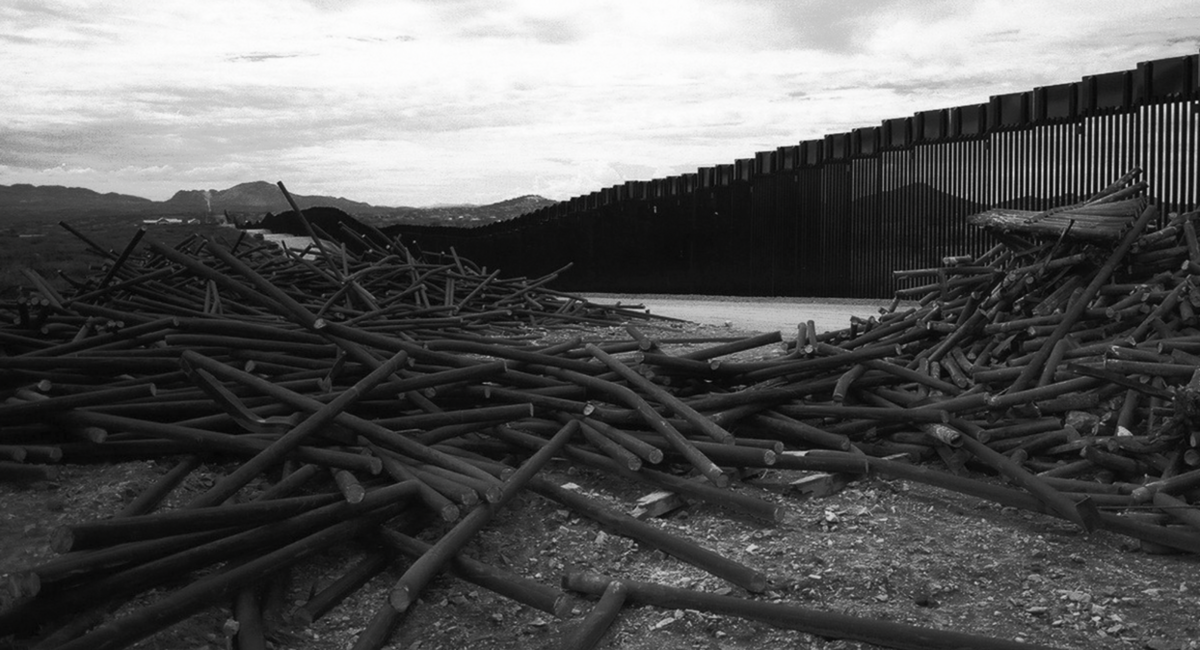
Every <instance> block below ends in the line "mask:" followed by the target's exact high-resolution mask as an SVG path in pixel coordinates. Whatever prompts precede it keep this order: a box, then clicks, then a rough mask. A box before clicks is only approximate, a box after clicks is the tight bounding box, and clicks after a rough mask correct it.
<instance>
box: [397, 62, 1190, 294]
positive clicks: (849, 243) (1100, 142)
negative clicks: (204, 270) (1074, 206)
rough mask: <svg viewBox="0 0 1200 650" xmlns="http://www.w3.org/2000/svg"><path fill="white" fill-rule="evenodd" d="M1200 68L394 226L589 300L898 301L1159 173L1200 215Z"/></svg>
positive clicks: (423, 241) (1167, 70)
mask: <svg viewBox="0 0 1200 650" xmlns="http://www.w3.org/2000/svg"><path fill="white" fill-rule="evenodd" d="M1198 134H1200V55H1195V54H1194V55H1189V56H1183V57H1176V58H1169V59H1160V60H1155V61H1149V62H1144V63H1140V64H1138V65H1137V67H1136V68H1135V69H1133V70H1124V71H1119V72H1110V73H1107V74H1098V75H1092V76H1087V77H1084V78H1083V79H1081V80H1080V81H1076V82H1071V83H1063V84H1058V85H1052V86H1042V87H1038V88H1034V89H1033V90H1029V91H1025V92H1019V93H1011V94H1005V95H997V96H993V97H991V98H990V100H989V101H988V102H986V103H982V104H972V105H967V106H958V107H954V108H945V109H938V110H931V111H923V112H920V113H916V114H915V115H912V116H911V117H901V118H895V119H889V120H884V121H883V122H882V123H881V124H880V125H878V126H871V127H865V128H859V129H854V130H853V131H850V132H847V133H835V134H831V135H827V136H825V137H824V138H821V139H815V140H806V141H803V142H800V143H798V144H794V145H788V146H783V147H779V148H777V149H775V150H774V151H760V152H758V153H756V154H755V155H754V156H753V157H751V158H744V159H739V160H735V161H734V162H732V163H729V164H721V165H715V166H712V167H701V168H699V169H697V170H696V172H695V173H690V174H682V175H679V176H670V177H667V178H658V179H654V180H650V181H630V182H627V183H624V184H621V185H616V186H613V187H607V188H604V189H601V190H598V191H595V192H592V193H590V194H586V195H582V196H576V197H574V198H572V199H570V200H567V201H563V202H561V203H559V204H556V205H553V206H549V207H546V208H543V209H540V210H537V211H535V212H531V213H528V214H525V215H522V216H520V217H518V218H515V219H511V220H508V221H504V222H500V223H494V224H490V225H486V226H480V227H475V228H457V227H429V226H392V227H390V228H388V229H387V230H388V231H389V232H390V233H391V234H398V235H400V236H401V237H402V238H403V239H404V240H405V241H415V243H416V244H417V245H418V247H420V248H421V249H423V250H426V251H448V250H449V249H450V248H451V247H453V248H454V249H455V250H456V251H457V252H458V253H460V254H463V255H465V256H467V257H469V258H470V259H473V260H475V261H476V262H479V263H481V264H484V265H487V266H489V267H492V268H502V269H503V270H504V272H505V275H529V276H540V275H543V274H546V273H549V272H551V271H553V270H555V269H558V268H561V267H562V266H564V265H567V264H568V263H570V264H571V268H570V269H568V270H567V271H565V272H563V273H562V274H560V276H559V278H558V280H557V282H556V286H557V287H558V288H560V289H567V290H572V291H605V292H638V293H692V294H712V295H758V296H772V295H778V296H810V297H866V298H876V297H887V296H890V295H891V294H892V292H893V291H895V290H896V289H897V288H899V287H900V284H899V283H900V282H901V281H899V280H896V279H895V278H894V277H893V274H892V271H893V270H896V269H907V268H924V267H930V266H937V265H938V264H939V263H940V260H941V259H942V258H943V257H945V256H948V255H964V254H978V253H980V252H982V251H983V250H984V249H985V248H987V246H989V245H990V242H989V241H988V237H987V235H986V234H985V233H984V232H983V231H981V230H979V229H976V228H974V227H972V226H969V225H967V223H966V217H967V216H969V215H971V214H975V213H978V212H982V211H984V210H986V209H988V208H992V207H1004V208H1016V209H1023V210H1044V209H1047V208H1050V207H1054V206H1056V205H1061V204H1065V203H1070V202H1073V201H1076V200H1080V199H1082V198H1084V197H1086V196H1088V195H1090V194H1092V193H1094V192H1097V191H1099V190H1100V189H1101V188H1103V187H1104V186H1105V185H1107V184H1109V183H1110V182H1112V181H1114V180H1116V179H1117V178H1119V177H1120V176H1121V175H1122V174H1124V173H1125V172H1127V171H1129V170H1131V169H1134V168H1139V169H1141V170H1143V173H1142V175H1141V177H1140V178H1141V180H1145V181H1146V182H1147V183H1148V184H1149V189H1148V190H1147V193H1148V194H1149V196H1150V197H1151V198H1152V199H1154V200H1155V201H1157V202H1158V203H1159V205H1160V208H1161V212H1162V213H1163V214H1164V215H1165V214H1169V213H1171V212H1179V211H1189V210H1194V209H1197V207H1198V205H1200V199H1198V190H1197V181H1198V176H1200V169H1198V161H1197V159H1198V158H1200V139H1198Z"/></svg>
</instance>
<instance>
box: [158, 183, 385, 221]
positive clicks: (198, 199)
mask: <svg viewBox="0 0 1200 650" xmlns="http://www.w3.org/2000/svg"><path fill="white" fill-rule="evenodd" d="M292 198H293V199H295V200H296V203H297V204H298V205H299V206H300V208H301V209H304V208H311V207H315V206H322V207H329V208H337V209H339V210H342V211H343V212H348V213H350V214H355V215H369V214H381V213H383V212H386V211H388V210H391V209H393V208H383V207H376V206H373V205H371V204H370V203H363V202H361V201H352V200H350V199H346V198H342V197H340V196H319V195H314V196H305V195H302V194H292ZM161 205H162V206H163V207H164V208H165V209H168V210H171V211H178V212H192V213H194V212H200V213H207V212H212V213H213V214H221V213H222V212H230V213H250V214H262V213H264V212H282V211H285V210H291V206H289V205H288V202H287V199H285V198H284V197H283V193H282V192H280V191H279V187H278V186H276V185H275V184H274V183H268V182H266V181H254V182H252V183H240V184H238V185H234V186H233V187H231V188H229V189H225V190H179V191H178V192H176V193H175V195H174V196H172V197H171V198H169V199H167V200H166V201H163V202H162V204H161Z"/></svg>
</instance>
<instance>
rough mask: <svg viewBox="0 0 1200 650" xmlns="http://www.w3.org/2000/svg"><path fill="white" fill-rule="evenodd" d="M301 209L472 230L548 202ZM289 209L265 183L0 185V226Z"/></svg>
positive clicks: (349, 204)
mask: <svg viewBox="0 0 1200 650" xmlns="http://www.w3.org/2000/svg"><path fill="white" fill-rule="evenodd" d="M292 198H294V199H295V200H296V203H297V204H298V205H299V206H300V207H301V208H309V207H314V206H324V207H333V208H338V209H339V210H342V211H344V212H347V213H349V214H351V215H353V216H355V217H358V218H361V219H364V220H367V221H370V222H372V223H374V224H375V225H389V224H392V223H399V222H407V223H430V224H431V223H440V224H443V225H478V224H480V223H487V222H491V221H503V220H506V219H510V218H512V217H516V216H519V215H521V214H524V213H526V212H531V211H533V210H536V209H538V208H541V207H543V206H546V205H553V204H554V203H556V201H552V200H550V199H547V198H545V197H541V196H537V195H525V196H520V197H517V198H514V199H508V200H505V201H500V202H497V203H491V204H488V205H449V206H448V205H439V206H433V207H403V206H402V207H387V206H375V205H371V204H370V203H364V202H362V201H354V200H351V199H347V198H343V197H334V196H320V195H312V196H306V195H300V194H293V195H292ZM288 210H291V206H289V205H288V202H287V200H286V199H285V198H284V196H283V193H282V192H280V190H279V187H277V186H276V185H275V184H273V183H268V182H266V181H254V182H251V183H240V184H238V185H234V186H233V187H230V188H228V189H224V190H180V191H178V192H176V193H175V195H174V196H172V197H171V198H169V199H167V200H166V201H152V200H150V199H145V198H142V197H139V196H131V195H128V194H117V193H115V192H108V193H104V194H102V193H100V192H96V191H93V190H89V189H84V188H81V187H63V186H61V185H27V184H15V185H0V223H3V222H5V221H8V220H11V219H16V218H28V217H45V218H70V217H72V216H102V215H108V214H111V215H134V216H147V217H150V216H153V217H162V216H185V217H203V216H207V215H222V214H224V213H228V214H230V215H231V216H234V217H236V218H250V219H257V218H259V217H261V216H262V215H264V214H265V213H278V212H285V211H288Z"/></svg>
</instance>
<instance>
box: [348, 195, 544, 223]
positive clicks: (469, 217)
mask: <svg viewBox="0 0 1200 650" xmlns="http://www.w3.org/2000/svg"><path fill="white" fill-rule="evenodd" d="M555 203H558V201H552V200H550V199H548V198H546V197H544V196H538V195H536V194H526V195H525V196H518V197H517V198H515V199H507V200H505V201H500V202H498V203H490V204H488V205H443V206H433V207H427V208H390V209H388V210H387V211H385V212H384V213H383V214H379V215H356V216H363V217H364V220H365V221H367V222H369V223H370V224H371V225H373V226H376V227H379V228H382V227H385V226H394V225H397V224H405V225H421V226H467V227H469V226H482V225H484V224H488V223H493V222H496V221H507V220H508V219H512V218H514V217H519V216H521V215H523V214H526V213H529V212H533V211H534V210H538V209H540V208H544V207H546V206H548V205H554V204H555Z"/></svg>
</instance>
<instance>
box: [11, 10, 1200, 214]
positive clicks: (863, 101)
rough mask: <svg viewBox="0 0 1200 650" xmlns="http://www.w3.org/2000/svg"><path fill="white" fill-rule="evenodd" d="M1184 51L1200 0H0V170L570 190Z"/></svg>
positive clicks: (425, 197)
mask: <svg viewBox="0 0 1200 650" xmlns="http://www.w3.org/2000/svg"><path fill="white" fill-rule="evenodd" d="M1197 51H1200V2H1196V1H1195V0H1141V1H1139V2H1129V1H1128V0H995V1H993V0H980V1H972V0H790V1H789V0H636V1H632V0H609V1H602V0H252V1H247V0H232V1H227V0H205V2H195V1H192V0H179V1H175V0H154V1H145V0H128V1H124V2H88V1H69V0H3V2H0V88H3V91H0V185H11V184H14V183H32V184H35V185H65V186H71V187H87V188H90V189H93V190H96V191H100V192H120V193H124V194H133V195H137V196H142V197H146V198H150V199H155V200H164V199H167V198H169V197H170V196H171V195H172V194H174V193H175V192H176V191H177V190H181V189H188V190H196V189H225V188H228V187H231V186H233V185H235V184H237V183H242V182H249V181H257V180H264V181H268V182H272V183H273V182H275V181H283V182H284V183H285V185H287V187H288V189H289V190H290V191H292V192H294V193H297V194H305V195H311V194H324V195H332V196H343V197H346V198H351V199H355V200H359V201H366V202H368V203H372V204H375V205H385V206H400V205H407V206H422V205H433V204H447V203H490V202H494V201H499V200H503V199H506V198H512V197H516V196H521V195H525V194H540V195H542V196H545V197H548V198H551V199H568V198H570V197H572V196H577V195H581V194H587V193H590V192H593V191H595V190H599V189H601V188H604V187H608V186H612V185H619V184H621V183H624V182H626V181H630V180H648V179H651V178H660V177H665V176H671V175H676V174H682V173H689V172H694V171H695V170H696V168H698V167H705V166H712V165H716V164H725V163H729V162H732V161H733V160H735V159H737V158H748V157H751V156H753V154H754V153H755V152H756V151H764V150H771V149H775V148H776V147H780V146H785V145H792V144H795V143H797V142H800V141H802V140H808V139H814V138H820V137H823V136H824V135H826V134H830V133H840V132H845V131H848V130H851V129H853V128H858V127H864V126H875V125H878V124H879V123H880V122H881V121H882V120H884V119H890V118H896V117H904V116H908V115H911V114H913V113H914V112H917V111H923V110H931V109H937V108H947V107H952V106H959V105H965V104H978V103H981V102H985V101H987V100H988V98H989V97H990V96H992V95H999V94H1004V93H1009V92H1019V91H1024V90H1029V89H1031V88H1034V87H1036V86H1040V85H1048V84H1056V83H1065V82H1070V81H1077V80H1079V79H1080V78H1081V77H1083V76H1085V75H1089V74H1099V73H1104V72H1111V71H1115V70H1126V69H1132V68H1134V67H1136V65H1137V64H1138V63H1139V62H1141V61H1149V60H1154V59H1162V58H1169V57H1174V56H1184V55H1189V54H1195V53H1196V52H1197Z"/></svg>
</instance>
